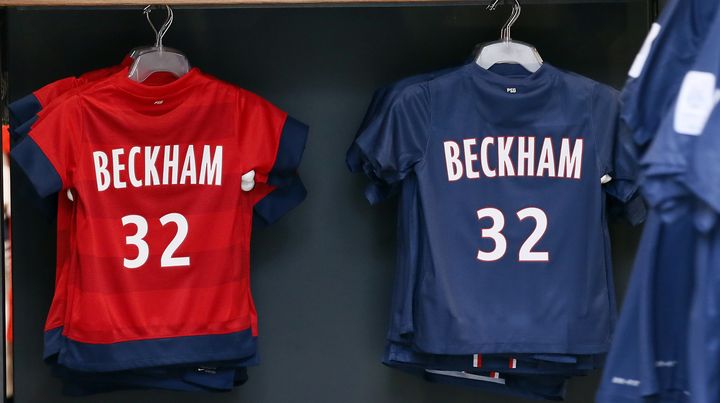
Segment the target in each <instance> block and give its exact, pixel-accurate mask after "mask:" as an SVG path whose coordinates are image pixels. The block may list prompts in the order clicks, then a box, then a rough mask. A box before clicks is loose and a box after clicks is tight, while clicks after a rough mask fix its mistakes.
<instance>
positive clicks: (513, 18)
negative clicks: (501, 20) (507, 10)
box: [504, 0, 522, 42]
mask: <svg viewBox="0 0 720 403" xmlns="http://www.w3.org/2000/svg"><path fill="white" fill-rule="evenodd" d="M521 11H522V7H521V6H520V3H519V2H518V0H515V4H513V9H512V14H511V15H510V19H509V20H508V21H507V23H505V37H504V39H505V42H510V40H511V39H510V28H512V26H513V25H514V24H515V21H517V20H518V18H520V12H521Z"/></svg>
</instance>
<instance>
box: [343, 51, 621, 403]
mask: <svg viewBox="0 0 720 403" xmlns="http://www.w3.org/2000/svg"><path fill="white" fill-rule="evenodd" d="M618 113H619V105H618V96H617V93H616V92H615V91H614V90H612V89H610V88H608V87H606V86H604V85H601V84H599V83H596V82H594V81H592V80H589V79H587V78H584V77H580V76H577V75H574V74H571V73H567V72H564V71H561V70H559V69H557V68H555V67H553V66H551V65H549V64H545V65H543V66H542V67H541V68H540V70H538V71H537V72H535V73H532V74H529V73H528V72H527V71H525V70H524V69H522V68H521V67H519V66H516V65H496V66H494V67H493V68H491V69H490V70H485V69H482V68H481V67H479V66H477V65H476V64H475V63H469V64H467V65H464V66H460V67H458V68H454V69H448V70H444V71H440V72H437V73H433V74H428V75H423V76H417V77H412V78H408V79H405V80H402V81H400V82H398V83H396V84H394V85H392V86H390V87H387V88H385V89H383V90H380V91H378V92H377V93H376V96H375V98H374V100H373V103H372V104H371V107H370V109H369V111H368V113H367V115H366V118H365V122H364V123H363V125H362V127H361V129H360V132H359V133H358V136H357V138H356V139H355V141H354V143H353V145H352V146H351V148H350V150H349V152H348V158H347V161H348V165H349V167H350V169H351V170H352V171H363V172H364V173H365V174H366V175H368V176H369V177H370V178H371V179H372V182H373V183H372V184H371V185H370V186H369V187H368V189H367V191H366V196H367V198H368V199H369V200H370V201H371V203H375V202H378V201H380V200H382V199H384V198H386V197H387V196H388V195H390V194H392V193H395V192H397V193H399V194H400V207H399V214H398V257H397V273H396V278H395V285H394V288H393V290H394V291H393V299H392V309H391V321H390V329H389V332H388V335H387V339H388V344H387V349H386V353H385V357H384V362H385V363H386V364H388V365H391V366H395V367H400V368H404V369H408V370H411V371H416V372H418V373H422V374H424V375H425V377H426V378H428V379H430V380H435V381H442V382H452V383H463V384H472V385H475V386H479V387H483V388H486V389H491V390H495V391H498V392H504V393H512V394H520V395H525V396H531V397H540V398H547V399H561V398H562V396H563V393H564V383H565V380H566V379H567V378H568V377H570V376H573V375H580V374H584V373H586V372H587V371H588V370H590V369H593V368H596V367H597V366H598V365H600V364H601V361H602V356H603V354H604V353H605V352H606V351H607V349H608V346H609V341H610V336H611V334H612V330H613V326H614V310H615V306H614V293H613V287H612V272H611V264H610V246H609V238H608V232H607V227H606V223H605V217H606V211H605V201H606V195H608V194H609V195H612V196H613V197H615V198H617V199H618V200H620V201H623V202H626V201H628V200H630V199H631V198H632V197H633V196H634V193H635V188H634V175H635V171H634V156H633V154H632V153H633V149H632V147H630V141H629V139H628V138H626V137H624V136H623V132H622V131H621V130H620V127H619V126H618ZM610 177H611V178H612V180H610V182H609V183H607V184H603V183H604V182H607V179H608V178H610ZM601 178H604V180H601ZM487 378H490V379H487Z"/></svg>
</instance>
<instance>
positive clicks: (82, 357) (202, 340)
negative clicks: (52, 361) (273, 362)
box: [58, 329, 257, 372]
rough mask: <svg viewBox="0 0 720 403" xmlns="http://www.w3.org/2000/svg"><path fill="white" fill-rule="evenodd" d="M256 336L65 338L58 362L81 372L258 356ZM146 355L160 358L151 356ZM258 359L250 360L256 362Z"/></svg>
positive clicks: (237, 334) (248, 334) (240, 334)
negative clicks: (109, 340) (107, 340)
mask: <svg viewBox="0 0 720 403" xmlns="http://www.w3.org/2000/svg"><path fill="white" fill-rule="evenodd" d="M256 351H257V337H255V336H253V335H252V330H251V329H248V330H243V331H241V332H235V333H228V334H217V335H203V336H183V337H169V338H161V339H148V340H137V341H126V342H121V343H112V344H90V343H81V342H78V341H74V340H71V339H68V338H64V345H63V347H62V350H61V352H60V355H59V356H58V364H60V365H63V366H65V367H67V368H70V369H74V370H78V371H97V372H109V371H121V370H126V369H134V368H142V367H158V366H165V365H176V364H178V365H181V364H188V363H207V362H214V361H217V362H222V361H238V360H242V359H244V358H247V357H253V356H255V357H256ZM147 357H159V358H152V359H148V358H147ZM255 364H257V362H256V361H255V362H252V363H248V364H247V365H255Z"/></svg>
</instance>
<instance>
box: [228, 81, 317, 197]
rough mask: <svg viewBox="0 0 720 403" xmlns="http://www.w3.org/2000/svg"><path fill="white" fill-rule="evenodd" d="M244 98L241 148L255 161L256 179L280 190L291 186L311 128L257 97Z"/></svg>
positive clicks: (250, 95)
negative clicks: (281, 187)
mask: <svg viewBox="0 0 720 403" xmlns="http://www.w3.org/2000/svg"><path fill="white" fill-rule="evenodd" d="M240 97H241V98H240V100H239V107H240V109H239V110H240V113H239V116H238V127H239V131H240V136H239V143H240V144H239V147H240V150H241V152H242V153H243V154H244V155H245V156H247V157H248V158H250V160H251V164H252V167H251V168H252V169H253V170H255V180H256V181H257V182H262V183H267V184H269V185H272V186H276V187H279V186H284V185H286V184H289V183H291V182H292V181H294V178H295V176H296V175H297V169H298V167H299V165H300V161H301V159H302V155H303V152H304V150H305V143H306V141H307V136H308V126H307V125H305V124H304V123H302V122H300V121H299V120H297V119H295V118H293V117H291V116H289V115H288V114H287V113H285V112H283V111H281V110H280V109H278V108H277V107H275V106H274V105H272V104H271V103H269V102H267V101H265V100H264V99H262V98H260V97H258V96H256V95H253V94H250V93H241V95H240Z"/></svg>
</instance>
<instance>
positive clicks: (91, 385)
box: [44, 327, 258, 396]
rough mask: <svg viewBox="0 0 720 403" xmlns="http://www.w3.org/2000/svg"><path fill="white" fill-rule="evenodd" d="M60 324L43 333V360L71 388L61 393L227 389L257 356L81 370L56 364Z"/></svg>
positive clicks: (241, 377) (244, 374)
mask: <svg viewBox="0 0 720 403" xmlns="http://www.w3.org/2000/svg"><path fill="white" fill-rule="evenodd" d="M65 340H67V339H65V338H64V337H63V336H62V327H59V328H55V329H52V330H49V331H46V332H45V354H44V359H45V361H46V362H47V363H48V365H50V367H51V370H52V373H53V375H54V376H56V377H58V378H61V379H63V381H64V383H65V384H68V383H69V384H70V385H71V387H70V388H68V389H67V390H64V393H66V394H71V395H76V396H82V395H89V394H94V393H101V392H109V391H112V390H119V389H133V388H154V389H168V390H180V391H227V390H230V389H232V387H233V386H238V385H240V384H242V383H244V382H245V381H246V380H247V371H246V367H247V366H250V365H257V363H258V359H257V355H253V356H251V357H248V358H246V359H243V360H239V361H233V362H230V361H228V362H222V363H195V364H188V365H181V366H170V367H152V368H139V369H133V370H127V371H113V372H101V373H95V372H85V371H75V370H71V369H68V368H65V367H63V366H61V365H58V363H57V358H58V357H57V354H58V352H59V351H60V349H61V348H62V343H63V342H64V341H65Z"/></svg>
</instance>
